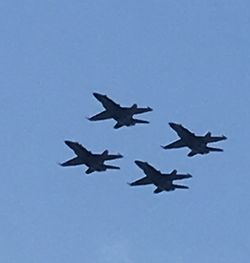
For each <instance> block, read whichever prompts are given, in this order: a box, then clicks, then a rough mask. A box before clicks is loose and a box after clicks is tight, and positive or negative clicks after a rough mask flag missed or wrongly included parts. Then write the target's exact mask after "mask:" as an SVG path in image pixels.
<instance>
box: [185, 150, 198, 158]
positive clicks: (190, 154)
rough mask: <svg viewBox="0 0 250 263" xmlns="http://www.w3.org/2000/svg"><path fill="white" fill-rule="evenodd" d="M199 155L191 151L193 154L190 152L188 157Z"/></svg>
mask: <svg viewBox="0 0 250 263" xmlns="http://www.w3.org/2000/svg"><path fill="white" fill-rule="evenodd" d="M196 154H197V152H194V151H191V152H189V153H188V155H187V156H188V157H193V156H195V155H196Z"/></svg>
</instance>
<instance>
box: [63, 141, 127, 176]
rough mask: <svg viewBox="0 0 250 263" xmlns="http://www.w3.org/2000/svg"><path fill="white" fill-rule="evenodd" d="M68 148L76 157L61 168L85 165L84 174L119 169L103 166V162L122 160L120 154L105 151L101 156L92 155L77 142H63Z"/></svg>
mask: <svg viewBox="0 0 250 263" xmlns="http://www.w3.org/2000/svg"><path fill="white" fill-rule="evenodd" d="M64 142H65V144H66V145H67V146H69V148H71V149H72V150H73V151H74V153H75V154H76V155H77V156H76V157H75V158H73V159H70V160H68V161H66V162H64V163H61V164H60V165H61V166H75V165H81V164H85V165H86V166H87V167H88V169H87V170H86V171H85V173H86V174H90V173H93V172H94V171H97V172H102V171H106V170H107V169H120V167H118V166H113V165H107V164H104V162H105V161H108V160H114V159H119V158H122V157H123V156H122V155H121V154H109V153H108V150H105V151H104V152H103V153H101V154H93V153H91V151H88V150H87V149H86V148H84V147H83V146H82V145H81V144H80V143H78V142H72V141H64Z"/></svg>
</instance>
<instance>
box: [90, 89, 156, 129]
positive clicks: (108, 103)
mask: <svg viewBox="0 0 250 263" xmlns="http://www.w3.org/2000/svg"><path fill="white" fill-rule="evenodd" d="M93 95H94V96H95V98H96V99H97V100H99V101H100V102H101V103H102V105H103V107H104V108H105V110H104V111H102V112H100V113H98V114H96V115H94V116H92V117H90V118H88V119H89V120H90V121H99V120H106V119H115V120H116V121H117V123H116V124H115V126H114V128H115V129H119V128H121V127H122V126H133V125H135V124H136V123H149V121H144V120H138V119H134V118H133V115H135V114H141V113H144V112H148V111H152V109H151V108H150V107H147V108H138V107H137V104H134V105H132V106H131V107H121V106H120V105H119V104H117V103H115V102H114V101H112V100H111V99H110V98H108V97H107V96H106V95H102V94H99V93H93Z"/></svg>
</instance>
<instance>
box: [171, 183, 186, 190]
mask: <svg viewBox="0 0 250 263" xmlns="http://www.w3.org/2000/svg"><path fill="white" fill-rule="evenodd" d="M173 186H174V188H176V189H189V187H188V186H186V185H178V184H173Z"/></svg>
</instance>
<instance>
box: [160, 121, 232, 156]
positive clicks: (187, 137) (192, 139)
mask: <svg viewBox="0 0 250 263" xmlns="http://www.w3.org/2000/svg"><path fill="white" fill-rule="evenodd" d="M169 126H170V127H171V128H172V129H173V130H174V131H175V132H176V133H177V134H178V136H179V137H180V139H179V140H177V141H175V142H173V143H170V144H168V145H166V146H162V148H163V149H176V148H182V147H188V148H189V149H191V151H190V152H189V153H188V156H189V157H192V156H194V155H196V154H208V153H209V152H223V149H220V148H213V147H208V146H207V144H208V143H211V142H218V141H222V140H226V139H227V137H226V136H224V135H222V136H212V135H211V132H208V133H207V134H206V135H204V136H197V135H195V134H194V133H192V132H190V131H189V130H188V129H187V128H184V127H183V126H182V125H181V124H177V123H173V122H170V123H169Z"/></svg>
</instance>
